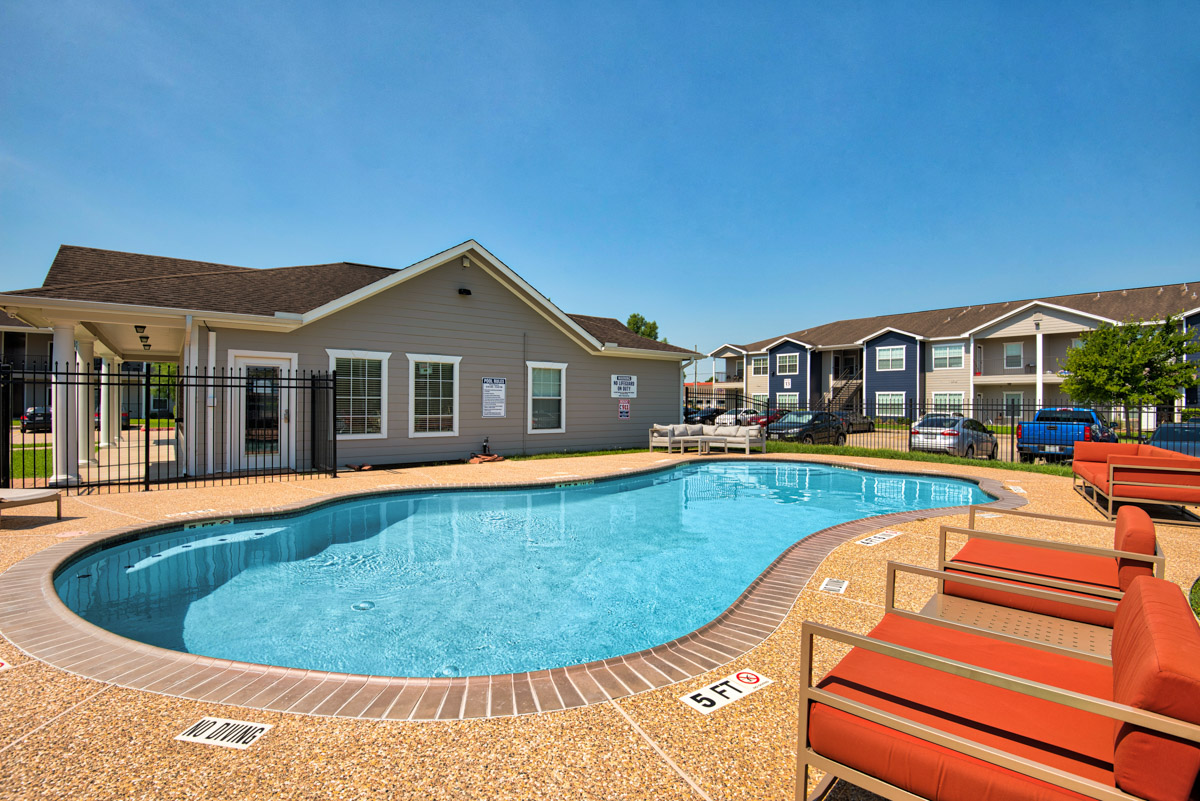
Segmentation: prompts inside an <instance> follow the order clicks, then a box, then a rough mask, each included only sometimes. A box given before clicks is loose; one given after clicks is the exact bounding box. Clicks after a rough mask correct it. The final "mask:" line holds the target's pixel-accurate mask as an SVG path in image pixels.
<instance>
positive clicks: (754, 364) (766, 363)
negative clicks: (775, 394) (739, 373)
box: [750, 356, 771, 376]
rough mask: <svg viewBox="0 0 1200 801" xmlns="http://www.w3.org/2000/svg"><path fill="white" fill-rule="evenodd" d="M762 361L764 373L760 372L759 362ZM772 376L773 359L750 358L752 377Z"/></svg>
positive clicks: (765, 357) (762, 357)
mask: <svg viewBox="0 0 1200 801" xmlns="http://www.w3.org/2000/svg"><path fill="white" fill-rule="evenodd" d="M759 359H762V372H761V373H760V372H759V371H758V360H759ZM770 374H771V357H770V356H751V357H750V375H760V376H761V375H770Z"/></svg>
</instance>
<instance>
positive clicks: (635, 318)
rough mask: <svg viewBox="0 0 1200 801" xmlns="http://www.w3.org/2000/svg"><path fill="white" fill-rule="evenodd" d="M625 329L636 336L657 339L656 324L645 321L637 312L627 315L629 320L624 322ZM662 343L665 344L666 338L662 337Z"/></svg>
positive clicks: (651, 321)
mask: <svg viewBox="0 0 1200 801" xmlns="http://www.w3.org/2000/svg"><path fill="white" fill-rule="evenodd" d="M625 327H626V328H628V329H629V330H630V331H632V332H633V333H635V334H637V335H638V336H643V337H646V338H648V339H658V323H657V322H655V321H654V320H647V319H646V318H645V317H643V316H642V315H640V314H638V313H637V312H634V313H633V314H631V315H629V319H628V320H626V321H625ZM662 341H663V342H666V341H667V340H666V337H663V340H662Z"/></svg>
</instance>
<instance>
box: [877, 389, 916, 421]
mask: <svg viewBox="0 0 1200 801" xmlns="http://www.w3.org/2000/svg"><path fill="white" fill-rule="evenodd" d="M880 395H899V396H900V412H899V414H896V415H890V414H889V415H887V416H894V417H903V416H904V413H905V412H907V411H908V393H907V392H905V391H903V390H900V391H891V392H876V393H875V416H876V417H882V416H884V414H883V413H882V412H880V411H879V406H880V403H879V396H880ZM888 405H889V406H890V405H891V404H888Z"/></svg>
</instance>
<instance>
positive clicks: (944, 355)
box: [933, 345, 963, 370]
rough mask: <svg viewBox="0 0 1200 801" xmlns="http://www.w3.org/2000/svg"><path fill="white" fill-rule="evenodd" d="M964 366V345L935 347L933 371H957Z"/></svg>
mask: <svg viewBox="0 0 1200 801" xmlns="http://www.w3.org/2000/svg"><path fill="white" fill-rule="evenodd" d="M962 366H963V346H962V345H934V346H933V369H934V370H955V369H958V368H960V367H962Z"/></svg>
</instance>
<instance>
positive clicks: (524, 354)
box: [521, 331, 530, 456]
mask: <svg viewBox="0 0 1200 801" xmlns="http://www.w3.org/2000/svg"><path fill="white" fill-rule="evenodd" d="M528 337H529V332H528V331H522V332H521V361H522V368H523V369H524V370H525V378H524V380H523V381H522V382H521V385H522V386H523V387H524V390H525V391H524V392H522V393H521V416H522V417H523V418H524V419H523V420H521V455H522V456H528V455H529V451H528V450H527V447H528V446H527V445H526V443H525V438H526V437H527V436H528V431H529V409H527V408H525V406H526V404H528V403H529V401H528V398H529V394H530V390H529V387H528V386H526V384H527V383H528V382H529V344H528Z"/></svg>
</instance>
